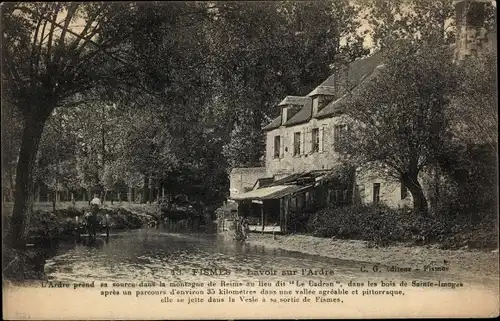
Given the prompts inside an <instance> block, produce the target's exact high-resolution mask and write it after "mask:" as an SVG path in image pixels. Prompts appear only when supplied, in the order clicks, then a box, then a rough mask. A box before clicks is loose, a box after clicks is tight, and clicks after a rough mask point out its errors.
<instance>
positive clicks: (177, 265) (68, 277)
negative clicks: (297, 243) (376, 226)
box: [45, 229, 464, 282]
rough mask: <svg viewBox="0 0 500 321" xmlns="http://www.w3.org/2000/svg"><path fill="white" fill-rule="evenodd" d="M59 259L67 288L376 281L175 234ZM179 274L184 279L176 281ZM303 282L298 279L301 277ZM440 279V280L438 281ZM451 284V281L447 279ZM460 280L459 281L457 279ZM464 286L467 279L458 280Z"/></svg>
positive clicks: (310, 260)
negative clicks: (294, 277) (295, 277)
mask: <svg viewBox="0 0 500 321" xmlns="http://www.w3.org/2000/svg"><path fill="white" fill-rule="evenodd" d="M57 251H58V253H57V254H56V256H54V257H53V258H52V259H50V260H48V261H47V264H46V266H45V272H46V273H47V275H48V276H49V279H55V280H58V281H68V282H85V281H92V280H95V281H100V280H102V281H129V282H132V281H133V282H140V281H155V280H156V281H159V280H161V281H164V282H170V281H185V282H187V281H208V280H213V279H214V278H221V279H224V280H236V279H238V280H250V279H252V280H255V279H269V276H255V275H252V276H248V275H247V273H246V271H247V270H248V269H250V270H277V271H278V272H279V273H278V275H276V276H273V279H275V280H277V279H285V278H286V279H289V278H290V277H289V276H286V277H283V276H281V275H280V273H281V271H283V270H297V269H321V268H323V269H333V270H334V271H335V275H334V276H321V275H318V276H308V277H307V278H308V279H329V280H335V281H344V282H348V281H349V280H352V279H359V278H363V279H366V278H373V277H374V274H373V273H363V272H361V266H363V265H365V266H367V269H371V267H372V266H373V265H371V264H370V263H363V262H354V261H342V260H336V259H331V258H324V257H319V256H312V255H306V254H301V253H296V252H288V251H283V250H277V249H266V248H264V247H263V246H256V245H250V244H237V243H236V242H231V241H227V240H226V241H224V240H223V239H221V238H220V236H217V235H215V234H214V235H208V234H172V233H169V232H167V231H166V230H161V229H140V230H132V231H125V232H120V233H114V234H113V233H112V234H111V236H110V239H109V241H108V242H106V241H105V239H104V238H102V239H98V240H97V242H96V244H93V245H91V246H88V245H82V244H79V245H76V246H73V245H71V246H68V245H66V246H61V247H60V248H59V249H58V250H57ZM201 268H219V269H228V270H231V273H232V275H231V276H227V275H223V276H213V275H211V276H200V275H196V276H193V275H192V273H190V272H191V270H192V269H201ZM172 269H181V270H183V271H184V274H183V275H180V276H179V275H175V276H174V275H173V274H172V273H171V271H172ZM381 270H384V271H382V272H379V273H377V275H378V276H379V277H380V278H382V279H385V278H389V279H394V278H396V279H402V278H408V279H412V278H418V279H421V280H422V279H435V280H437V278H436V277H438V275H436V274H423V273H421V272H420V273H414V272H410V273H402V274H401V273H389V272H385V269H381ZM299 277H300V276H299ZM439 279H442V276H439ZM447 279H448V280H449V281H452V280H453V277H451V276H450V277H447ZM455 280H456V279H455ZM460 280H461V281H464V280H463V279H460Z"/></svg>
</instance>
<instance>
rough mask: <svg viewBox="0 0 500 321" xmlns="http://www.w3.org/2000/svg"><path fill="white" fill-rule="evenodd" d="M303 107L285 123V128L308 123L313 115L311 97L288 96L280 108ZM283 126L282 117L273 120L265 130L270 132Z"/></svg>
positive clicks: (280, 104)
mask: <svg viewBox="0 0 500 321" xmlns="http://www.w3.org/2000/svg"><path fill="white" fill-rule="evenodd" d="M285 105H301V106H302V107H301V108H300V110H299V111H298V112H297V113H296V114H295V115H293V116H292V117H291V118H290V119H288V121H287V122H286V123H285V126H292V125H297V124H301V123H305V122H308V121H309V119H311V114H312V101H311V98H310V97H300V96H286V98H285V99H283V100H282V101H281V103H279V104H278V106H285ZM280 126H281V115H280V116H278V117H276V118H275V119H273V121H271V123H269V124H267V125H266V126H264V128H263V130H265V131H268V130H272V129H276V128H278V127H280Z"/></svg>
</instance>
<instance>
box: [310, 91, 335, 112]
mask: <svg viewBox="0 0 500 321" xmlns="http://www.w3.org/2000/svg"><path fill="white" fill-rule="evenodd" d="M333 98H334V96H333V95H316V96H314V97H313V113H314V114H317V113H319V112H320V111H321V110H322V109H323V108H325V106H326V105H328V103H329V102H331V101H332V100H333Z"/></svg>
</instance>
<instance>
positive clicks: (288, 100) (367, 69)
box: [263, 51, 383, 131]
mask: <svg viewBox="0 0 500 321" xmlns="http://www.w3.org/2000/svg"><path fill="white" fill-rule="evenodd" d="M382 61H383V57H382V53H381V52H380V51H379V52H376V53H374V54H372V55H371V56H369V57H365V58H361V59H358V60H355V61H353V62H352V63H350V64H349V71H348V76H347V77H348V81H349V87H350V88H349V90H352V89H354V88H355V87H356V86H358V85H359V84H360V83H361V82H363V81H364V80H366V79H368V78H371V76H372V75H373V74H374V73H373V71H375V70H376V69H377V67H378V66H380V65H381V64H382ZM334 83H335V75H331V76H330V77H328V78H327V79H326V80H325V81H323V82H322V83H321V84H320V85H319V86H318V87H316V88H315V89H314V90H313V91H312V92H310V93H309V94H308V96H313V95H316V94H318V93H319V94H325V95H329V94H332V95H333V94H334V87H333V86H334ZM345 97H346V96H344V99H345ZM342 102H343V101H342V97H341V98H340V99H337V100H334V101H332V102H330V103H329V104H328V105H326V106H325V107H324V108H323V109H322V110H321V111H320V112H319V113H318V114H317V117H318V118H324V117H329V116H332V115H334V114H336V113H339V112H342V110H341V107H342ZM289 104H290V105H302V106H303V107H302V108H301V109H300V111H299V112H298V113H297V114H295V115H294V116H293V117H292V118H290V119H289V120H288V121H287V122H286V123H285V126H291V125H297V124H301V123H304V122H307V121H309V119H311V114H312V102H311V98H310V97H307V96H306V97H301V96H286V97H285V99H283V100H282V101H281V102H280V103H279V104H278V106H283V105H289ZM280 126H281V115H280V116H278V117H277V118H275V119H274V120H273V121H272V122H271V123H269V124H268V125H266V126H265V127H264V128H263V129H264V130H266V131H268V130H272V129H276V128H278V127H280Z"/></svg>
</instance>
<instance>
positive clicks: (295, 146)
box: [293, 132, 301, 156]
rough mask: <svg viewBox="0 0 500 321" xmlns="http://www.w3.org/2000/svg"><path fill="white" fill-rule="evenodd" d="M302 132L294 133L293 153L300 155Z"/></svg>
mask: <svg viewBox="0 0 500 321" xmlns="http://www.w3.org/2000/svg"><path fill="white" fill-rule="evenodd" d="M300 136H301V135H300V132H296V133H294V134H293V155H294V156H296V155H300V150H301V148H300V147H301V139H300Z"/></svg>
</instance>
